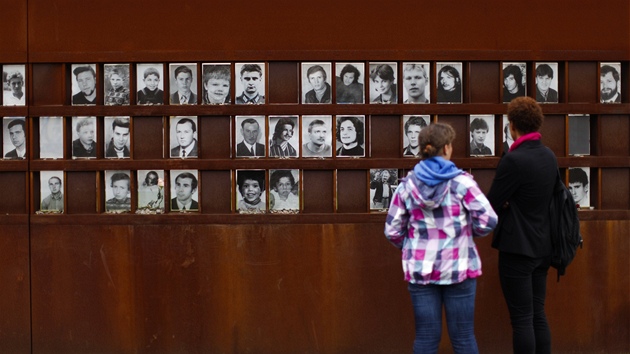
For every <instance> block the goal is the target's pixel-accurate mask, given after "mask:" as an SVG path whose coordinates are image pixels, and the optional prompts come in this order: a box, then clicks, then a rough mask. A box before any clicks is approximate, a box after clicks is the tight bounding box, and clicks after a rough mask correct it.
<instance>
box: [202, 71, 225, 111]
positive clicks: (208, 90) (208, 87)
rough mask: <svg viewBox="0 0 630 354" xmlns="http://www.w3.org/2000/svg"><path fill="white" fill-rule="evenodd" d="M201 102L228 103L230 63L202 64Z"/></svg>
mask: <svg viewBox="0 0 630 354" xmlns="http://www.w3.org/2000/svg"><path fill="white" fill-rule="evenodd" d="M202 72H203V82H202V84H203V85H202V88H203V104H230V103H231V102H232V99H231V97H230V87H231V80H232V73H231V72H230V64H203V65H202Z"/></svg>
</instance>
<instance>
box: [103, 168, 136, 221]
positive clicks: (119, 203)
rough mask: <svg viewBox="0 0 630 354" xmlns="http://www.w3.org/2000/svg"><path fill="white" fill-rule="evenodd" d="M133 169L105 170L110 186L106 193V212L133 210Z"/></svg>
mask: <svg viewBox="0 0 630 354" xmlns="http://www.w3.org/2000/svg"><path fill="white" fill-rule="evenodd" d="M130 174H131V171H105V179H106V183H107V185H108V186H109V188H108V189H107V191H106V193H105V195H106V197H107V202H105V211H106V212H112V211H113V212H121V211H130V210H131V198H130V196H129V191H130V189H131V179H130V178H129V175H130Z"/></svg>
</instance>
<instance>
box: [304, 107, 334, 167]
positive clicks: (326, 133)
mask: <svg viewBox="0 0 630 354" xmlns="http://www.w3.org/2000/svg"><path fill="white" fill-rule="evenodd" d="M332 132H333V126H332V116H331V115H323V116H314V115H313V116H310V115H309V116H302V149H301V152H302V157H314V158H325V157H332V155H333V148H332V141H333V138H332Z"/></svg>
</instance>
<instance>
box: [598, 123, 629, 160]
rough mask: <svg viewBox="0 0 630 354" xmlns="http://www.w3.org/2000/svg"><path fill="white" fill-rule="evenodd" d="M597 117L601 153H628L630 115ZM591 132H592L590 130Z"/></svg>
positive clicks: (611, 154) (607, 154) (624, 154)
mask: <svg viewBox="0 0 630 354" xmlns="http://www.w3.org/2000/svg"><path fill="white" fill-rule="evenodd" d="M598 118H599V120H600V122H599V123H600V124H599V129H600V134H599V137H600V140H599V141H600V142H601V155H602V156H628V155H630V138H629V137H630V116H628V115H600V116H599V117H598ZM591 134H593V132H592V131H591Z"/></svg>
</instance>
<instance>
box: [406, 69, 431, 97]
mask: <svg viewBox="0 0 630 354" xmlns="http://www.w3.org/2000/svg"><path fill="white" fill-rule="evenodd" d="M428 82H429V80H428V78H427V72H426V70H425V69H424V65H422V64H405V66H404V67H403V84H404V86H405V90H407V94H408V95H409V101H412V102H413V101H420V100H423V99H425V94H424V92H425V90H426V87H427V84H428Z"/></svg>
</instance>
